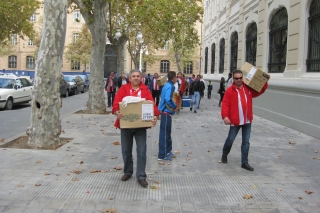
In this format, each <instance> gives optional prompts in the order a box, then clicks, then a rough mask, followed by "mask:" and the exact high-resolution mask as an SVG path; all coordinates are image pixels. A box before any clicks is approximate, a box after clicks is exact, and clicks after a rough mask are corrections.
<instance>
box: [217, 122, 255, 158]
mask: <svg viewBox="0 0 320 213" xmlns="http://www.w3.org/2000/svg"><path fill="white" fill-rule="evenodd" d="M240 128H242V144H241V161H242V164H244V163H248V155H249V148H250V143H249V140H250V133H251V123H249V124H244V125H241V126H230V130H229V134H228V137H227V139H226V142H225V143H224V146H223V151H222V154H223V155H224V156H227V155H228V154H229V152H230V150H231V147H232V144H233V141H234V139H235V138H236V136H237V134H238V132H239V130H240Z"/></svg>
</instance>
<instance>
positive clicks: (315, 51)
mask: <svg viewBox="0 0 320 213" xmlns="http://www.w3.org/2000/svg"><path fill="white" fill-rule="evenodd" d="M319 9H320V1H319V0H313V1H312V2H311V5H310V9H309V21H308V22H309V39H308V41H309V44H308V59H307V72H320V10H319Z"/></svg>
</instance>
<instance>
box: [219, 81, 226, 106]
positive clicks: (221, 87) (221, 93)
mask: <svg viewBox="0 0 320 213" xmlns="http://www.w3.org/2000/svg"><path fill="white" fill-rule="evenodd" d="M225 85H226V81H225V79H224V77H221V79H220V88H219V92H218V93H219V94H220V100H219V107H221V102H222V99H223V96H224V93H225V91H226V86H225Z"/></svg>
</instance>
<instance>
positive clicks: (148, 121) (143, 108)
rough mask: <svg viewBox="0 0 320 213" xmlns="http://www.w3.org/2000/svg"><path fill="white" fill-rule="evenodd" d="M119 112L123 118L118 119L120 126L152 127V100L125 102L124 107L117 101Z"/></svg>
mask: <svg viewBox="0 0 320 213" xmlns="http://www.w3.org/2000/svg"><path fill="white" fill-rule="evenodd" d="M119 108H120V113H121V114H123V118H122V119H120V128H124V129H125V128H141V127H152V126H153V125H152V120H153V115H154V112H153V101H142V102H138V103H130V104H127V106H126V107H123V106H122V102H120V103H119Z"/></svg>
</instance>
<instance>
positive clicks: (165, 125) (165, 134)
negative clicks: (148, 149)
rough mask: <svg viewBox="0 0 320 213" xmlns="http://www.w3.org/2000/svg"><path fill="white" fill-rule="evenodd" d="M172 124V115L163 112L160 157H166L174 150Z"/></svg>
mask: <svg viewBox="0 0 320 213" xmlns="http://www.w3.org/2000/svg"><path fill="white" fill-rule="evenodd" d="M171 126H172V117H171V116H170V115H168V114H164V113H163V114H161V121H160V133H159V153H158V159H164V158H165V157H167V155H168V153H169V152H171V151H172V138H171Z"/></svg>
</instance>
